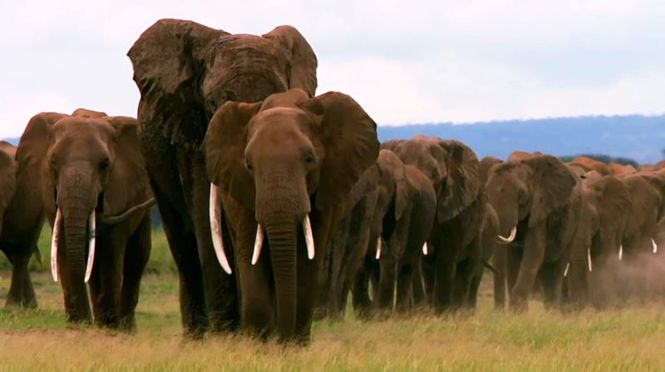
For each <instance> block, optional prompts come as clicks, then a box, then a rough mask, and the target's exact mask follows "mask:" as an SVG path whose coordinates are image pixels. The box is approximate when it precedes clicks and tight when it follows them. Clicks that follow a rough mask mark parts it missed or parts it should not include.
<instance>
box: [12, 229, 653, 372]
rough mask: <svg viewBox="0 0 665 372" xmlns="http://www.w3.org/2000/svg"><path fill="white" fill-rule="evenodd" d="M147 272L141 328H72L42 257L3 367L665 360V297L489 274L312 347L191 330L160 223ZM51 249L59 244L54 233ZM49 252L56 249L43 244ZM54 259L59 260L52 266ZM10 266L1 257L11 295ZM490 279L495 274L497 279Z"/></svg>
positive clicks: (320, 329)
mask: <svg viewBox="0 0 665 372" xmlns="http://www.w3.org/2000/svg"><path fill="white" fill-rule="evenodd" d="M155 235H156V239H155V241H154V242H155V247H154V248H153V257H152V258H151V261H150V265H149V266H150V269H149V273H148V274H147V275H146V276H145V279H144V281H143V285H142V293H141V298H140V302H139V306H138V309H137V312H138V313H137V323H138V327H139V329H138V331H137V333H136V334H134V335H126V334H122V333H117V332H111V331H106V330H99V329H95V328H71V327H70V326H68V325H67V323H66V322H65V321H64V311H63V308H62V294H61V291H60V288H59V285H58V284H57V283H53V282H52V281H51V279H50V274H49V272H48V270H46V269H45V268H42V269H41V270H36V271H35V272H34V274H33V279H34V283H35V288H36V291H37V296H38V301H39V306H40V308H39V309H36V310H16V309H11V310H7V309H3V310H0V370H1V371H13V370H16V371H19V370H20V371H23V370H39V371H41V370H89V371H97V370H114V371H115V370H140V371H154V370H172V371H180V370H194V371H204V370H219V369H231V370H278V371H280V370H302V371H309V370H321V369H325V370H342V371H346V370H370V371H383V370H398V371H401V370H465V371H466V370H469V371H485V370H499V371H513V370H524V371H533V370H535V371H539V370H546V371H551V370H583V371H608V370H636V371H647V370H662V369H664V368H665V353H664V352H663V347H662V342H663V340H664V339H665V313H664V312H663V310H665V307H664V306H663V305H660V304H652V305H644V306H641V307H634V308H627V309H624V310H614V311H607V312H595V311H584V312H580V313H575V314H560V313H558V312H548V311H546V310H544V309H543V307H542V305H541V303H540V302H538V301H532V302H531V303H530V310H529V311H528V312H526V313H525V314H521V315H515V314H512V313H499V312H495V311H493V310H492V300H491V295H490V293H489V291H490V286H489V285H485V286H484V287H483V291H482V293H481V296H480V298H479V309H478V311H477V313H476V314H475V315H473V316H456V317H453V316H448V317H436V316H433V315H431V314H420V315H417V316H411V317H396V318H394V319H390V320H384V321H369V322H363V321H360V320H358V319H356V318H355V317H353V315H352V314H349V316H347V320H346V321H344V322H332V321H328V320H325V321H321V322H316V323H315V324H314V327H313V341H312V344H311V345H310V346H309V347H307V348H286V349H285V348H283V347H281V346H279V345H275V344H274V343H268V344H264V343H261V342H258V341H256V340H253V339H250V338H247V337H243V336H209V337H207V338H206V339H205V340H204V341H201V342H187V341H185V340H183V338H182V337H181V331H182V330H181V326H180V315H179V305H178V293H177V292H178V288H177V276H176V275H175V274H174V272H173V265H172V259H171V257H170V254H169V252H168V249H167V247H166V244H165V242H164V239H163V237H159V235H160V232H155ZM45 239H46V240H45V241H46V242H47V243H46V246H42V247H45V248H42V249H44V250H42V252H48V238H45ZM44 256H48V254H47V253H46V254H44ZM45 267H48V266H45ZM9 275H10V272H9V271H7V269H6V266H2V268H1V269H0V278H1V279H0V301H3V302H4V296H5V295H6V293H7V287H8V279H9ZM486 284H489V283H486Z"/></svg>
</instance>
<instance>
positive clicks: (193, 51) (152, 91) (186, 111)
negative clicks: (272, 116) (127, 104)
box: [127, 19, 228, 148]
mask: <svg viewBox="0 0 665 372" xmlns="http://www.w3.org/2000/svg"><path fill="white" fill-rule="evenodd" d="M223 35H228V33H226V32H224V31H219V30H214V29H211V28H208V27H205V26H203V25H200V24H198V23H195V22H191V21H182V20H175V19H162V20H159V21H157V22H156V23H155V24H154V25H152V26H150V28H148V29H147V30H146V31H145V32H143V34H142V35H141V36H140V37H139V39H138V40H136V42H135V43H134V45H132V47H131V49H130V50H129V52H128V53H127V55H128V56H129V59H130V60H131V61H132V65H133V67H134V82H135V83H136V85H137V87H138V89H139V91H140V93H141V100H140V102H139V108H138V120H139V122H140V123H141V126H142V130H143V131H145V132H150V133H156V134H160V135H163V136H166V137H167V138H169V139H170V141H171V142H172V143H177V144H180V145H182V146H185V147H190V148H198V147H199V146H200V144H201V141H202V140H203V137H204V135H205V132H206V127H207V125H208V119H209V118H210V116H211V115H212V113H206V112H205V108H204V105H203V97H202V93H201V89H200V87H199V85H200V78H201V76H200V75H201V74H202V71H203V70H204V68H205V62H204V57H205V53H206V51H207V50H208V49H209V48H208V47H209V45H211V44H212V43H214V41H215V40H217V38H219V37H220V36H223Z"/></svg>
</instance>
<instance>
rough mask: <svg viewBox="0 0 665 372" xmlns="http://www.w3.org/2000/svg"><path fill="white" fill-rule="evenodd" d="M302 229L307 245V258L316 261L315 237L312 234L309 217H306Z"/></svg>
mask: <svg viewBox="0 0 665 372" xmlns="http://www.w3.org/2000/svg"><path fill="white" fill-rule="evenodd" d="M302 229H303V232H304V234H305V242H306V243H307V258H309V259H310V260H313V259H314V253H315V250H314V235H313V234H312V224H311V222H310V221H309V215H306V216H305V218H304V219H303V221H302Z"/></svg>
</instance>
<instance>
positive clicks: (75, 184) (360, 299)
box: [0, 19, 665, 343]
mask: <svg viewBox="0 0 665 372" xmlns="http://www.w3.org/2000/svg"><path fill="white" fill-rule="evenodd" d="M128 56H129V58H130V60H131V62H132V65H133V68H134V76H133V78H134V81H135V83H136V85H137V87H138V89H139V92H140V95H141V98H140V101H139V103H138V116H137V119H133V118H129V117H120V116H108V115H107V114H105V113H103V112H96V111H91V110H85V109H78V110H76V111H75V112H73V113H72V114H71V115H67V114H60V113H52V112H47V113H40V114H37V115H35V116H34V117H33V118H32V119H31V120H30V121H29V123H28V125H27V127H26V129H25V132H24V133H23V135H22V136H21V139H20V143H19V145H18V148H14V147H13V146H11V145H9V144H7V143H3V144H2V145H1V146H0V173H2V175H1V177H0V211H2V213H0V225H1V227H2V230H0V247H1V248H2V250H3V252H5V254H6V255H7V257H8V258H9V260H10V262H11V263H12V265H13V273H12V282H11V287H10V290H9V294H8V295H7V305H15V306H23V307H34V306H36V305H37V302H36V298H35V293H34V290H33V287H32V284H31V279H30V276H29V272H28V261H29V260H30V258H31V256H32V255H33V254H35V253H37V254H39V252H38V250H37V248H36V246H37V240H38V236H39V233H40V231H41V227H42V224H43V221H44V220H45V219H48V221H49V224H50V225H51V226H52V228H53V238H52V244H51V273H52V276H53V279H54V280H56V281H60V282H61V285H62V289H63V295H64V304H65V311H66V314H67V317H68V320H69V321H72V322H93V321H94V323H95V324H97V325H100V326H106V327H112V328H120V329H125V330H132V329H134V328H135V315H134V312H135V308H136V306H137V303H138V295H139V287H140V281H141V276H142V273H143V270H144V268H145V266H146V263H147V261H148V257H149V254H150V247H151V241H150V225H151V224H150V212H149V209H150V207H151V206H152V205H153V204H155V203H156V204H157V206H158V209H159V212H160V215H161V218H162V222H163V226H164V232H165V234H166V237H167V240H168V243H169V247H170V250H171V253H172V256H173V258H174V261H175V263H176V266H177V270H178V274H179V284H180V290H179V291H180V310H181V319H182V325H183V328H184V330H185V333H186V334H187V335H188V336H189V337H193V338H199V337H201V336H202V335H203V334H205V333H206V332H208V331H210V332H229V331H231V332H232V331H242V332H246V333H249V334H250V335H254V336H259V337H261V338H272V337H276V338H278V339H279V340H280V341H282V342H295V343H307V342H308V341H309V340H310V332H311V324H312V321H313V319H315V318H320V317H324V316H328V317H332V318H342V317H343V316H344V313H345V310H346V308H347V299H348V298H351V299H352V302H353V307H354V309H355V311H356V312H357V313H358V314H359V315H360V316H361V317H363V318H369V317H373V316H375V315H377V314H384V315H385V314H389V313H391V312H407V311H415V309H420V308H431V309H432V310H433V311H434V312H436V313H444V312H450V311H456V310H464V309H473V308H475V305H476V299H477V295H478V290H479V286H480V284H481V280H482V275H483V272H484V271H485V269H487V268H489V269H491V270H492V271H493V272H494V290H495V293H494V298H495V304H496V306H497V307H500V308H503V307H504V306H505V302H506V296H507V295H509V302H510V307H511V308H512V309H514V310H518V311H519V310H523V309H525V308H526V306H527V299H528V297H529V295H530V294H531V293H533V292H534V290H536V291H537V290H539V289H540V291H542V294H543V297H544V301H545V304H546V306H548V307H553V308H558V307H567V306H570V307H571V308H579V307H582V306H585V305H586V304H593V305H594V306H597V307H606V306H610V305H612V304H617V303H620V302H622V301H626V300H627V299H629V298H630V297H632V296H644V295H646V294H648V292H649V290H650V288H651V282H652V280H650V277H649V275H647V274H648V273H649V272H652V271H653V270H657V269H658V268H657V265H653V270H651V271H650V270H647V269H646V266H643V268H644V270H638V271H639V272H640V273H641V274H644V275H628V274H626V273H627V271H626V270H623V269H622V268H623V267H628V265H630V264H631V263H634V262H638V261H639V262H640V265H643V264H644V263H645V262H646V263H648V265H647V266H649V265H651V263H652V262H657V261H658V257H660V255H659V252H658V251H657V249H658V246H659V243H661V242H662V243H665V237H661V235H665V223H661V221H662V220H663V219H662V217H663V206H665V199H664V198H665V171H661V170H658V169H657V167H654V169H650V170H642V171H637V170H635V169H632V170H631V169H625V168H621V167H617V166H610V165H606V164H603V163H599V162H595V161H593V160H592V159H588V158H578V159H575V161H573V162H571V163H568V164H564V163H562V162H561V161H560V160H558V159H557V158H555V157H553V156H549V155H543V154H539V153H521V152H516V153H514V154H513V155H512V156H511V157H510V158H509V159H507V160H506V161H501V160H499V159H495V158H484V159H478V157H477V156H476V154H475V153H474V151H473V150H472V149H471V148H469V147H468V146H466V145H465V144H463V143H461V142H459V141H456V140H443V139H440V138H435V137H426V136H416V137H414V138H412V139H409V140H393V141H388V142H385V143H383V144H381V143H379V141H378V139H377V131H376V124H375V122H374V121H373V120H372V119H371V117H370V116H369V115H368V114H367V113H366V112H365V111H364V110H363V108H362V107H361V106H360V105H359V104H358V103H357V102H356V101H355V100H354V99H353V98H351V97H350V96H348V95H345V94H343V93H339V92H328V93H325V94H321V95H318V96H316V95H315V91H316V87H317V76H316V68H317V58H316V55H315V54H314V52H313V50H312V48H311V46H310V45H309V44H308V42H307V41H306V40H305V39H304V37H303V36H302V35H301V34H300V33H299V32H298V31H297V30H296V29H295V28H293V27H290V26H280V27H277V28H275V29H274V30H273V31H271V32H269V33H267V34H265V35H262V36H255V35H246V34H229V33H227V32H224V31H221V30H215V29H211V28H208V27H205V26H202V25H200V24H197V23H194V22H191V21H183V20H174V19H163V20H160V21H158V22H156V23H155V24H154V25H153V26H151V27H150V28H148V29H147V30H146V31H145V32H144V33H143V34H142V35H141V36H140V37H139V38H138V40H137V41H136V42H135V43H134V45H133V46H132V47H131V49H130V50H129V52H128ZM3 217H4V218H3ZM661 245H662V244H661ZM645 257H646V258H645ZM649 267H651V266H649ZM654 272H655V271H654ZM536 279H538V280H536ZM536 282H538V283H539V286H537V285H536ZM627 283H631V286H627V285H626V284H627ZM506 288H508V290H507V289H506Z"/></svg>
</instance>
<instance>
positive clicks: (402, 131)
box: [379, 115, 665, 163]
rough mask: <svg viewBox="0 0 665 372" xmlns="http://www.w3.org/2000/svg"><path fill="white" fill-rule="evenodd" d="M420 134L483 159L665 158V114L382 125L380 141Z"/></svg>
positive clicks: (639, 160)
mask: <svg viewBox="0 0 665 372" xmlns="http://www.w3.org/2000/svg"><path fill="white" fill-rule="evenodd" d="M416 134H426V135H432V136H439V137H441V138H446V139H457V140H460V141H462V142H464V143H466V144H467V145H469V146H470V147H471V148H473V149H474V151H476V153H477V154H478V156H479V157H482V156H486V155H493V156H496V157H499V158H502V159H505V158H507V157H508V155H510V153H511V152H513V151H515V150H523V151H541V152H544V153H548V154H552V155H556V156H567V155H577V154H602V155H609V156H612V157H624V158H629V159H633V160H635V161H637V162H638V163H655V162H658V161H660V160H663V159H664V158H665V155H664V154H663V149H665V115H660V116H642V115H628V116H590V117H571V118H552V119H533V120H509V121H495V122H482V123H472V124H451V123H438V124H416V125H403V126H380V127H379V138H380V140H381V141H386V140H389V139H398V138H411V137H413V136H414V135H416Z"/></svg>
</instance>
